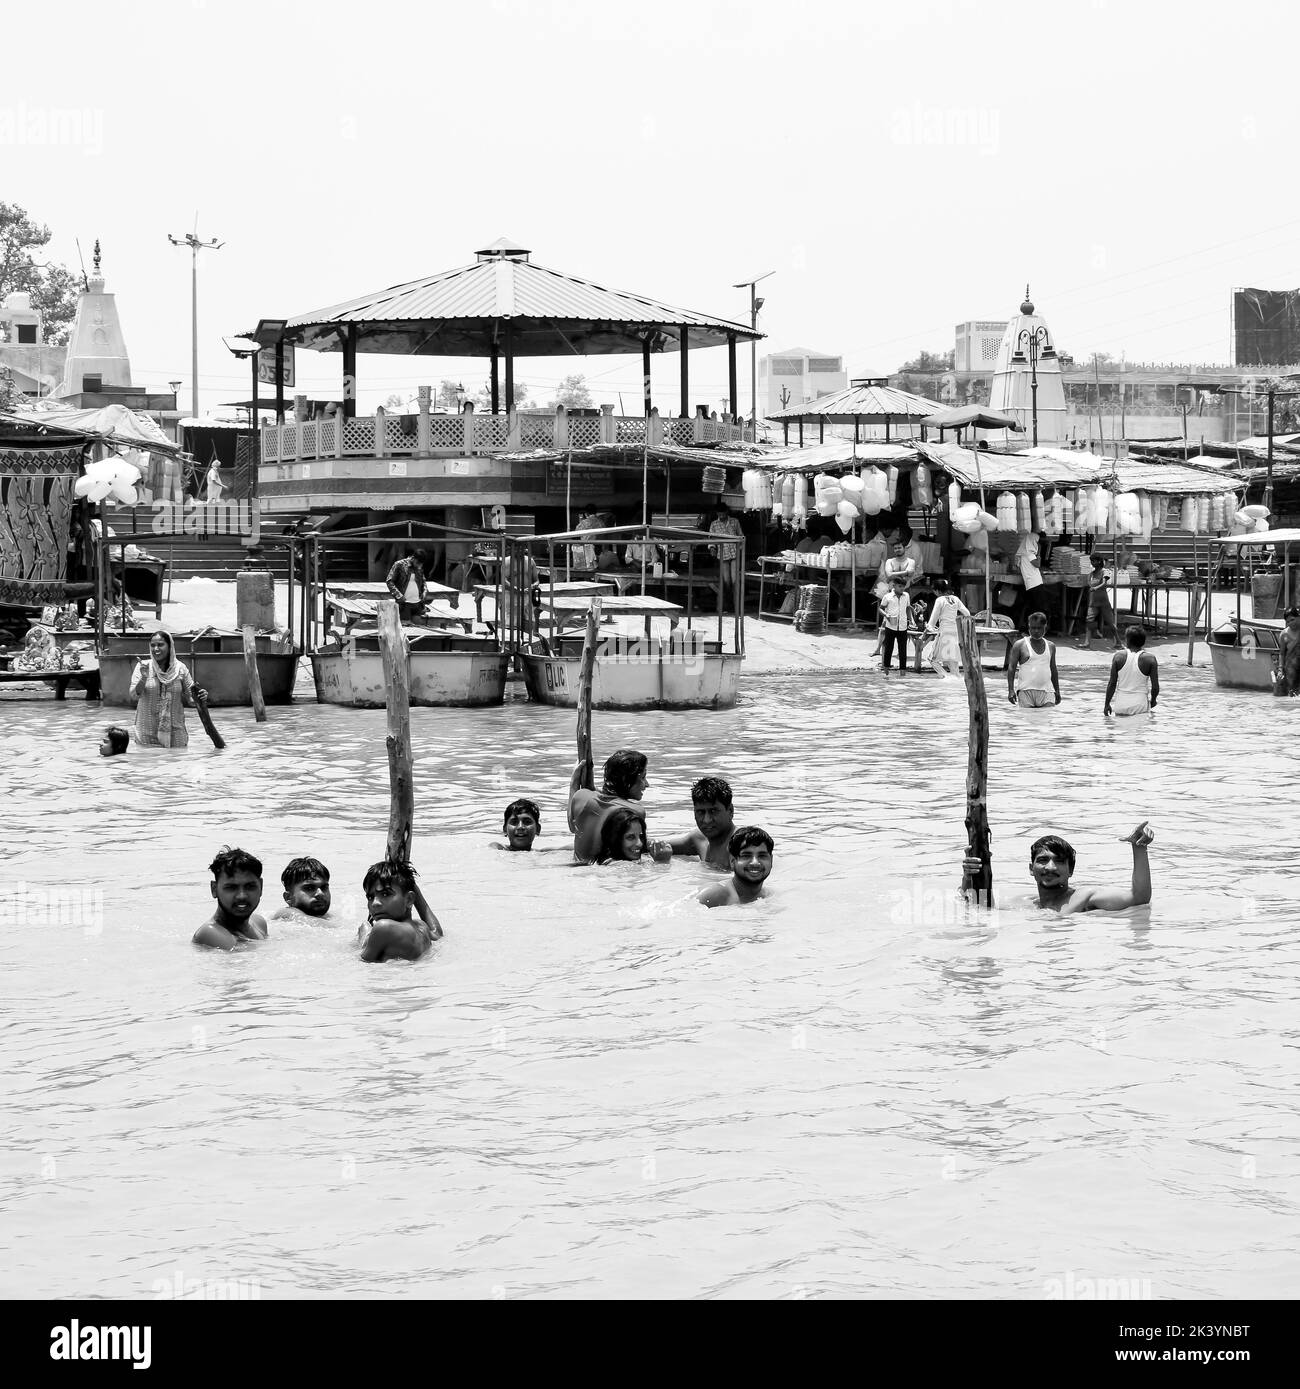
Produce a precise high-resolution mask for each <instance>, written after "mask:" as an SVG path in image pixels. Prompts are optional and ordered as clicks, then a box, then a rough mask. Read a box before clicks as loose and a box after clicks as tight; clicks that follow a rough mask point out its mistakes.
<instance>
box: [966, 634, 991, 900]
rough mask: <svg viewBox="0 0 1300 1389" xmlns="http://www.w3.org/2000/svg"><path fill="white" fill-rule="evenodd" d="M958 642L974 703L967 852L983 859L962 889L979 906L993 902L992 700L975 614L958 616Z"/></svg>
mask: <svg viewBox="0 0 1300 1389" xmlns="http://www.w3.org/2000/svg"><path fill="white" fill-rule="evenodd" d="M957 643H958V646H959V647H960V648H961V668H962V674H963V675H964V676H965V679H966V701H967V703H968V704H969V705H970V731H969V734H968V737H967V756H966V834H967V836H968V838H967V848H966V853H967V854H968V855H969V856H970V857H972V858H978V859H979V861H980V870H979V872H978V873H970V872H967V871H965V870H963V872H962V880H961V886H962V891H963V892H967V891H969V890H970V889H972V888H973V889H974V891H975V903H976V905H977V906H982V907H991V906H992V905H993V855H992V851H991V850H990V848H989V841H990V839H991V838H992V834H991V832H990V830H989V816H988V773H989V702H988V695H987V692H986V691H985V689H984V672H983V671H982V670H981V669H980V652H979V642H978V640H977V639H976V636H975V623H974V620H973V619H972V618H969V617H965V616H962V615H961V614H959V615H958V617H957Z"/></svg>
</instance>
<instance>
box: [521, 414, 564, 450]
mask: <svg viewBox="0 0 1300 1389" xmlns="http://www.w3.org/2000/svg"><path fill="white" fill-rule="evenodd" d="M519 441H520V443H521V444H522V445H523V446H524V448H526V449H549V448H554V447H555V420H554V418H553V417H552V418H549V419H546V418H542V419H539V418H537V417H536V416H529V415H525V416H523V418H522V419H520V421H519Z"/></svg>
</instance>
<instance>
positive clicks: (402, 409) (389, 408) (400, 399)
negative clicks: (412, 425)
mask: <svg viewBox="0 0 1300 1389" xmlns="http://www.w3.org/2000/svg"><path fill="white" fill-rule="evenodd" d="M410 403H411V402H410V398H409V397H408V396H406V395H403V393H402V392H401V391H394V392H393V393H392V395H390V396H389V397H388V399H387V400H386V401H384V410H385V411H386V412H387V413H388V414H390V415H391V414H392V413H393V411H394V410H396V411H397V413H398V414H400V415H405V414H408V413H409V410H408V407H409V405H410Z"/></svg>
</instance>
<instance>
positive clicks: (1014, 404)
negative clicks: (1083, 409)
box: [989, 294, 1069, 444]
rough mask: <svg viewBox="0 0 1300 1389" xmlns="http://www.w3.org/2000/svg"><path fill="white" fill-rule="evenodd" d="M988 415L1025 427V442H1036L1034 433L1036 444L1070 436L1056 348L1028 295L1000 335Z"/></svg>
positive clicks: (1056, 440)
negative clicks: (1004, 417)
mask: <svg viewBox="0 0 1300 1389" xmlns="http://www.w3.org/2000/svg"><path fill="white" fill-rule="evenodd" d="M1035 383H1036V385H1037V390H1035ZM989 409H990V410H1002V411H1005V412H1006V413H1007V414H1010V415H1014V416H1015V417H1016V419H1017V420H1019V421H1020V423H1021V424H1022V425H1024V427H1025V436H1026V441H1027V442H1033V441H1034V433H1035V432H1037V435H1038V438H1037V442H1038V443H1040V444H1063V443H1064V442H1065V441H1066V439H1067V438H1068V436H1069V430H1068V429H1067V427H1066V416H1067V411H1066V406H1065V385H1064V383H1063V381H1062V379H1061V361H1060V358H1059V357H1058V356H1057V355H1056V342H1055V340H1054V339H1053V337H1052V334H1051V331H1050V330H1049V329H1048V326H1047V323H1046V321H1045V320H1044V319H1042V318H1041V317H1039V315H1037V314H1036V313H1035V312H1034V306H1033V303H1032V302H1031V301H1030V299H1029V297H1028V294H1026V297H1025V302H1024V303H1023V304H1021V306H1020V314H1019V317H1017V318H1013V319H1012V320H1011V322H1010V323H1008V324H1007V327H1006V331H1005V332H1004V333H1003V335H1002V342H1001V344H1000V345H999V347H998V357H997V362H996V363H995V365H994V369H993V379H992V381H991V382H990V384H989ZM1035 420H1036V421H1037V424H1036V425H1035Z"/></svg>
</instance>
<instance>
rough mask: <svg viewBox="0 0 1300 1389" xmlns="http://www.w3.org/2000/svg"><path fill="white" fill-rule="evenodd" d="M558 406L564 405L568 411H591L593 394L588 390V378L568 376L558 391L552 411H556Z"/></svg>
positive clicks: (551, 407) (551, 405) (552, 404)
mask: <svg viewBox="0 0 1300 1389" xmlns="http://www.w3.org/2000/svg"><path fill="white" fill-rule="evenodd" d="M557 405H563V406H564V408H565V409H566V410H575V409H577V410H583V409H590V408H591V392H590V391H589V390H588V389H587V378H586V377H585V376H580V375H574V376H566V377H565V378H564V380H563V381H561V382H560V384H559V386H558V388H557V389H556V392H555V399H554V400H552V401H551V404H550V409H552V410H554V409H555V407H556V406H557Z"/></svg>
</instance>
